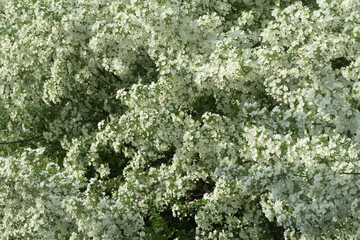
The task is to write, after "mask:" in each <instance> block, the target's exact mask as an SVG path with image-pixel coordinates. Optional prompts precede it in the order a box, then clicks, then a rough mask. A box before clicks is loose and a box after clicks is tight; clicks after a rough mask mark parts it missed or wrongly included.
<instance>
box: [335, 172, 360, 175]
mask: <svg viewBox="0 0 360 240" xmlns="http://www.w3.org/2000/svg"><path fill="white" fill-rule="evenodd" d="M339 174H347V175H360V173H358V172H354V173H349V172H342V173H339Z"/></svg>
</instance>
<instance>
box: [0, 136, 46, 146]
mask: <svg viewBox="0 0 360 240" xmlns="http://www.w3.org/2000/svg"><path fill="white" fill-rule="evenodd" d="M41 137H42V136H37V137H33V138H28V139H23V140H17V141H11V142H0V145H7V144H16V143H20V144H21V143H25V142H30V141H32V140H34V139H37V138H41Z"/></svg>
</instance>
